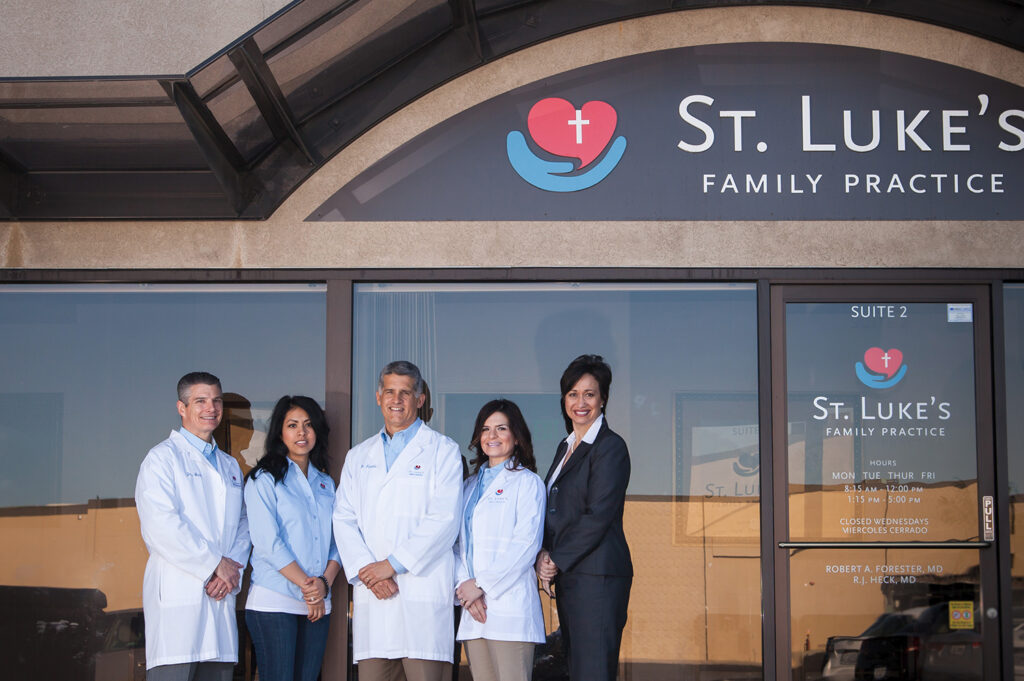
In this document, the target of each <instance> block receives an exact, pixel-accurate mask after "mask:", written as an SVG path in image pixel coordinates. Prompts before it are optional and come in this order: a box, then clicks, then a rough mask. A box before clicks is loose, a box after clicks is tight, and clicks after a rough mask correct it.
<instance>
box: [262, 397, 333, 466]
mask: <svg viewBox="0 0 1024 681" xmlns="http://www.w3.org/2000/svg"><path fill="white" fill-rule="evenodd" d="M293 407H298V408H299V409H301V410H303V411H304V412H306V414H308V415H309V423H310V425H311V426H313V432H314V433H315V434H316V444H315V445H313V449H312V451H310V453H309V462H310V463H311V464H313V466H314V467H315V468H316V469H317V470H319V471H322V472H324V473H326V472H327V434H328V433H330V431H331V429H330V428H329V427H328V426H327V418H326V417H325V416H324V410H323V409H321V408H320V405H319V404H317V403H316V400H314V399H313V398H311V397H306V396H305V395H285V396H284V397H282V398H281V399H279V400H278V401H277V404H276V405H274V412H273V413H272V414H271V415H270V426H269V427H268V428H267V442H266V447H265V450H264V451H265V453H264V455H263V456H261V457H260V460H259V461H257V462H256V466H255V467H254V468H253V469H252V470H251V471H249V475H248V476H247V477H249V478H255V477H256V476H257V475H258V474H259V472H260V471H266V472H267V473H270V474H271V475H273V476H274V482H275V483H278V482H281V481H282V480H283V479H284V474H285V473H286V472H287V471H288V447H287V446H286V445H285V444H284V440H282V439H281V431H282V430H284V417H285V415H286V414H287V413H288V412H289V411H291V409H292V408H293Z"/></svg>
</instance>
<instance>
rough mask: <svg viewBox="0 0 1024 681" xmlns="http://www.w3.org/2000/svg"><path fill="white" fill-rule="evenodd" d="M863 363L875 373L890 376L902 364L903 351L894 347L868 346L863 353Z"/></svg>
mask: <svg viewBox="0 0 1024 681" xmlns="http://www.w3.org/2000/svg"><path fill="white" fill-rule="evenodd" d="M864 364H865V365H867V368H868V369H871V371H874V372H875V373H876V374H885V377H886V378H892V377H893V374H895V373H896V372H897V371H899V370H900V367H901V366H903V353H902V352H900V351H899V350H897V349H896V348H889V349H888V350H883V349H882V348H868V351H867V352H865V353H864Z"/></svg>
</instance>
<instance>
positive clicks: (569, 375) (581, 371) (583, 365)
mask: <svg viewBox="0 0 1024 681" xmlns="http://www.w3.org/2000/svg"><path fill="white" fill-rule="evenodd" d="M586 374H590V375H591V376H593V377H594V380H596V381H597V386H598V389H599V390H600V391H601V413H602V414H604V411H605V409H606V408H607V407H608V392H609V391H610V390H611V387H612V368H611V367H610V366H608V363H607V362H605V361H604V357H602V356H601V355H580V356H579V357H577V358H576V359H574V360H573V361H571V362H569V366H567V367H566V368H565V371H564V372H563V373H562V380H561V381H560V385H561V388H562V404H561V406H560V407H559V408H560V409H561V410H562V419H563V420H564V421H565V432H567V433H571V432H572V419H570V418H569V415H568V414H566V413H565V396H566V395H568V394H569V391H570V390H572V387H573V386H574V385H576V384H577V383H579V380H580V379H581V378H583V377H584V376H585V375H586Z"/></svg>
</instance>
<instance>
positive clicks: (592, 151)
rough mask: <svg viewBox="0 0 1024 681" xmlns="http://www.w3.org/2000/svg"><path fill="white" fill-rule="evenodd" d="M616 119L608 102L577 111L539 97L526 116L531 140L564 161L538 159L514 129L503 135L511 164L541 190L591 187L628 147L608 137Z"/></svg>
mask: <svg viewBox="0 0 1024 681" xmlns="http://www.w3.org/2000/svg"><path fill="white" fill-rule="evenodd" d="M617 123H618V114H617V113H616V111H615V109H614V108H612V106H611V105H610V104H608V103H607V102H601V101H590V102H587V103H586V104H584V105H583V107H582V108H579V109H577V108H576V107H575V106H574V105H573V104H572V103H571V102H569V101H567V100H565V99H561V98H558V97H548V98H547V99H542V100H540V101H539V102H537V103H536V104H534V105H533V107H532V108H531V109H530V113H529V115H528V116H527V129H528V131H529V133H530V138H531V140H532V141H533V143H534V144H535V145H536V146H537V147H539V148H540V149H542V150H543V151H546V152H547V153H549V154H552V155H554V156H558V157H561V158H562V159H566V160H558V161H548V160H545V159H543V158H540V157H539V156H537V154H535V153H534V152H533V150H531V149H530V145H529V143H527V141H526V137H525V135H523V133H522V132H520V131H518V130H513V131H511V132H509V133H508V136H507V137H506V138H505V146H506V150H507V152H508V160H509V163H511V164H512V168H513V169H514V170H515V171H516V172H517V173H518V174H519V177H521V178H523V179H524V180H526V181H527V182H529V183H530V184H532V185H533V186H534V187H537V188H538V189H543V190H545V191H549V192H576V191H580V190H581V189H587V188H589V187H593V186H594V185H595V184H597V183H598V182H600V181H601V180H603V179H604V178H606V177H608V174H609V173H611V172H612V171H613V170H614V169H615V166H616V165H618V163H619V160H621V159H622V154H623V153H624V152H625V151H626V138H625V137H623V136H622V135H619V136H618V137H616V138H615V139H614V140H613V139H612V136H613V135H614V134H615V126H616V124H617ZM599 158H600V160H598V159H599ZM568 159H574V160H568ZM595 161H597V162H596V163H595ZM577 162H578V165H577Z"/></svg>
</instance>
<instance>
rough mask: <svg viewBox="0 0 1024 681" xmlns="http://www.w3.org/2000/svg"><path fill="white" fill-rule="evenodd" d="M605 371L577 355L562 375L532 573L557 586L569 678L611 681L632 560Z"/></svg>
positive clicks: (592, 358) (625, 460) (623, 469)
mask: <svg viewBox="0 0 1024 681" xmlns="http://www.w3.org/2000/svg"><path fill="white" fill-rule="evenodd" d="M611 383H612V371H611V368H610V367H609V366H608V364H607V363H605V361H604V359H603V358H602V357H601V356H599V355H581V356H579V357H577V358H576V359H574V360H573V361H572V363H570V364H569V366H568V368H566V370H565V372H564V373H563V374H562V380H561V388H562V417H563V418H564V419H565V430H566V432H568V433H569V436H568V437H567V438H566V439H565V440H563V441H562V442H561V444H559V445H558V451H557V452H556V453H555V460H554V462H553V463H552V464H551V470H550V471H548V475H547V478H546V479H545V483H546V485H547V488H548V500H547V513H546V517H545V521H544V543H543V548H542V549H541V552H540V555H538V557H537V565H536V568H537V574H538V575H539V576H540V578H541V582H542V583H543V584H544V585H545V588H547V587H548V585H549V584H554V585H555V588H556V589H557V591H556V593H555V595H556V597H557V598H556V600H555V602H556V604H557V606H558V620H559V622H560V624H561V629H562V646H563V649H564V651H565V655H566V659H567V660H568V662H569V677H570V678H571V679H573V681H614V679H615V678H616V675H617V671H618V662H619V646H620V644H621V643H622V629H623V627H624V626H625V625H626V606H627V605H628V603H629V589H630V586H632V583H633V563H632V561H631V560H630V557H629V546H628V545H627V544H626V535H625V533H624V532H623V531H622V512H623V507H624V506H625V501H626V486H627V485H628V484H629V450H628V449H627V448H626V443H625V441H624V440H623V439H622V438H621V437H619V436H618V435H617V434H616V433H615V432H614V431H612V430H611V428H609V427H608V423H607V421H606V420H605V418H604V412H605V407H606V406H607V404H608V390H609V388H610V387H611Z"/></svg>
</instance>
